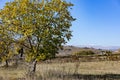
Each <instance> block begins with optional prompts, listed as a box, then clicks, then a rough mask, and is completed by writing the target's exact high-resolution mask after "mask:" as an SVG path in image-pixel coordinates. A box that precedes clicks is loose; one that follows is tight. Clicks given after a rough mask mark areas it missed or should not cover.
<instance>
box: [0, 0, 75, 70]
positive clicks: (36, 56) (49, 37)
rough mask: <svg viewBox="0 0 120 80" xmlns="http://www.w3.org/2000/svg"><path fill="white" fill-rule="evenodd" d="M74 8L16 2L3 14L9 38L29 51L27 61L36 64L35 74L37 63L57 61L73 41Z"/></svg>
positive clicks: (53, 2)
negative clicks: (65, 45)
mask: <svg viewBox="0 0 120 80" xmlns="http://www.w3.org/2000/svg"><path fill="white" fill-rule="evenodd" d="M71 6H73V4H71V3H68V2H66V1H64V0H14V1H13V2H9V3H6V5H5V7H4V8H3V9H2V10H1V11H0V19H1V20H2V21H3V23H4V25H5V26H6V28H7V31H8V32H9V33H8V34H7V35H9V34H11V35H12V38H13V40H14V41H16V40H17V41H18V42H19V43H20V44H21V45H22V46H24V47H26V49H25V51H24V53H25V54H24V55H25V58H26V60H27V61H28V62H30V63H33V67H32V68H31V69H30V72H35V69H36V63H37V61H39V60H45V59H48V58H51V57H55V54H56V53H58V50H59V49H60V48H62V45H63V44H65V43H66V42H67V40H69V39H70V38H71V36H72V35H71V30H70V27H71V25H72V24H71V22H72V21H74V20H75V19H74V18H73V17H72V16H71V14H70V11H69V9H70V7H71Z"/></svg>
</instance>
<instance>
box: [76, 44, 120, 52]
mask: <svg viewBox="0 0 120 80" xmlns="http://www.w3.org/2000/svg"><path fill="white" fill-rule="evenodd" d="M78 47H89V48H95V49H104V50H112V51H116V50H118V49H120V46H99V45H80V46H78Z"/></svg>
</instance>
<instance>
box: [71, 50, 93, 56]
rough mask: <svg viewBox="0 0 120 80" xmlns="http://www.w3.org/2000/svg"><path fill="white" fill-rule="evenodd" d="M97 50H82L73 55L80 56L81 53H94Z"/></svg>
mask: <svg viewBox="0 0 120 80" xmlns="http://www.w3.org/2000/svg"><path fill="white" fill-rule="evenodd" d="M94 54H95V52H94V51H92V50H80V51H78V52H75V53H73V55H76V56H79V55H94Z"/></svg>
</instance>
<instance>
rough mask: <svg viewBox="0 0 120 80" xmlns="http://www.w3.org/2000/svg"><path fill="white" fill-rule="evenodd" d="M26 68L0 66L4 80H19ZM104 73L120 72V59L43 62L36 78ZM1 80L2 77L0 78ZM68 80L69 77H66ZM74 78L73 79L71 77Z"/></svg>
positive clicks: (60, 79) (58, 78)
mask: <svg viewBox="0 0 120 80" xmlns="http://www.w3.org/2000/svg"><path fill="white" fill-rule="evenodd" d="M25 74H26V68H22V69H21V68H16V69H14V68H12V69H5V68H0V77H2V78H3V80H17V79H18V80H19V78H25V77H26V75H25ZM74 74H82V75H86V74H87V75H89V74H90V75H91V74H92V75H104V74H120V61H102V62H80V63H70V62H69V63H50V64H46V63H41V64H38V65H37V70H36V76H37V78H35V80H44V79H48V80H62V78H63V77H65V75H74ZM0 80H1V79H0ZM66 80H67V79H66ZM71 80H73V79H71ZM75 80H77V79H75Z"/></svg>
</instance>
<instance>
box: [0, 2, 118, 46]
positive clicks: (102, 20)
mask: <svg viewBox="0 0 120 80" xmlns="http://www.w3.org/2000/svg"><path fill="white" fill-rule="evenodd" d="M7 1H10V0H1V1H0V8H3V6H4V4H5V2H7ZM67 1H70V2H72V3H73V4H74V7H73V9H72V10H71V15H72V16H73V17H75V18H76V19H77V20H76V21H75V22H73V25H72V27H71V30H72V31H73V37H72V39H71V40H70V41H69V42H68V45H101V46H120V37H119V34H120V0H67Z"/></svg>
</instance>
